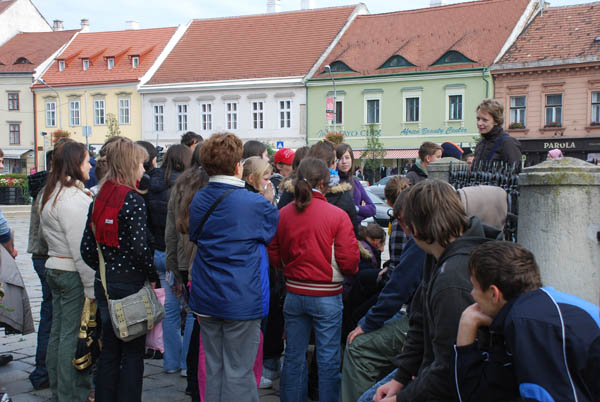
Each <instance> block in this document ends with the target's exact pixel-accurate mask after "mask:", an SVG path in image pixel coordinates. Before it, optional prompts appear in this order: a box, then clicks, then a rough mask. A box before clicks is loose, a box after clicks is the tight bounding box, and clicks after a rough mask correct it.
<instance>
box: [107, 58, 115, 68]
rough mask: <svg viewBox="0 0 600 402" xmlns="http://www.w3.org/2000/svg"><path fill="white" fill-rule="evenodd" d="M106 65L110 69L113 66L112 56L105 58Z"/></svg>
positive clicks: (113, 59)
mask: <svg viewBox="0 0 600 402" xmlns="http://www.w3.org/2000/svg"><path fill="white" fill-rule="evenodd" d="M106 65H107V67H108V69H109V70H112V69H113V67H114V66H115V58H114V57H109V58H108V59H106Z"/></svg>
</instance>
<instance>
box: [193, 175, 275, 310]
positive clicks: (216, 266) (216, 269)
mask: <svg viewBox="0 0 600 402" xmlns="http://www.w3.org/2000/svg"><path fill="white" fill-rule="evenodd" d="M230 189H235V190H234V191H233V192H231V193H230V194H229V195H227V196H226V197H225V198H224V199H223V201H221V203H220V204H219V205H218V206H217V207H216V209H215V210H214V211H213V212H212V214H211V215H210V217H209V218H208V220H207V221H206V223H205V224H204V227H203V228H202V231H201V232H200V233H197V231H198V227H199V226H200V223H201V221H202V219H203V217H204V215H205V214H206V212H207V211H208V210H209V209H210V207H211V206H212V205H213V203H214V202H215V201H216V200H217V199H218V198H219V197H220V196H221V194H223V193H224V192H225V191H228V190H230ZM278 222H279V211H278V210H277V207H275V206H274V205H272V204H271V203H269V201H267V199H266V198H265V197H263V196H262V195H260V194H256V193H252V192H249V191H248V190H246V189H245V188H244V182H243V181H242V180H238V179H237V178H235V177H232V176H212V177H211V178H210V180H209V183H208V185H207V186H206V187H204V188H202V189H201V190H200V191H198V192H197V193H196V195H195V196H194V199H193V200H192V204H191V205H190V240H191V241H192V242H194V243H196V245H197V246H198V251H197V253H196V256H195V258H194V264H193V268H192V289H191V293H190V302H189V305H190V308H191V309H192V310H193V311H194V312H195V313H197V314H202V315H208V316H211V317H216V318H223V319H227V320H237V321H244V320H252V319H257V318H262V317H265V316H266V315H267V314H268V313H269V256H268V254H267V245H268V244H269V243H270V242H271V240H272V239H273V237H274V236H275V233H276V232H277V224H278Z"/></svg>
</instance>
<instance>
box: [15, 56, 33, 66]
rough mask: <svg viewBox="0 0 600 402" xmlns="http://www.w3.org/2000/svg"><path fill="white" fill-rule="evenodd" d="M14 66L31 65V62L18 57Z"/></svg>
mask: <svg viewBox="0 0 600 402" xmlns="http://www.w3.org/2000/svg"><path fill="white" fill-rule="evenodd" d="M14 64H31V62H30V61H29V60H27V58H25V57H19V58H18V59H17V60H15V63H14Z"/></svg>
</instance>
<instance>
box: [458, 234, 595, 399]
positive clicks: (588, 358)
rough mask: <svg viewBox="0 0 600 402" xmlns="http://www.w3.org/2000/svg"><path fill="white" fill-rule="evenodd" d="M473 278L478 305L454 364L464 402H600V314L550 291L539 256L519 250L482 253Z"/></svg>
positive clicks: (506, 247) (501, 245) (484, 248)
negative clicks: (543, 275) (541, 268)
mask: <svg viewBox="0 0 600 402" xmlns="http://www.w3.org/2000/svg"><path fill="white" fill-rule="evenodd" d="M469 271H470V273H471V281H472V282H473V292H472V295H473V298H474V299H475V304H472V305H471V306H469V307H468V308H467V309H466V310H465V311H464V312H463V314H462V317H461V319H460V325H459V329H458V336H457V340H456V348H455V350H456V360H454V361H455V362H456V368H455V371H454V373H455V374H456V390H457V392H458V393H459V395H460V397H461V400H462V401H464V402H467V401H473V402H474V401H477V402H483V401H498V400H514V399H516V398H518V397H519V396H520V397H521V398H523V400H526V401H533V400H535V401H580V402H584V401H598V400H600V381H599V379H598V374H599V373H600V318H599V317H598V307H596V306H594V305H593V304H592V303H589V302H587V301H585V300H582V299H580V298H578V297H575V296H572V295H569V294H566V293H562V292H558V291H556V290H554V289H553V288H551V287H542V280H541V278H540V269H539V268H538V265H537V264H536V262H535V258H534V256H533V254H532V253H531V252H529V251H528V250H526V249H524V248H523V247H521V246H519V245H518V244H515V243H509V242H488V243H486V244H483V245H481V246H479V247H477V248H476V249H474V250H473V251H472V253H471V258H470V260H469ZM488 327H489V328H488ZM478 329H479V330H480V331H479V332H480V335H481V336H480V337H479V342H476V337H477V332H478Z"/></svg>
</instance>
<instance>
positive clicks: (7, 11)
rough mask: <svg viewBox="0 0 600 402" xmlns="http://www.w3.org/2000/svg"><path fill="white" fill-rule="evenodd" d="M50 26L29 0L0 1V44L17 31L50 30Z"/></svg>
mask: <svg viewBox="0 0 600 402" xmlns="http://www.w3.org/2000/svg"><path fill="white" fill-rule="evenodd" d="M50 31H52V27H51V26H50V24H48V21H46V19H45V18H44V17H43V16H42V14H41V13H40V12H39V11H38V9H37V8H36V7H35V6H34V5H33V3H32V2H31V0H8V1H6V0H5V1H0V45H2V44H4V43H5V42H6V41H8V40H9V39H10V38H12V37H13V36H15V35H16V34H18V33H19V32H50Z"/></svg>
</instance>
